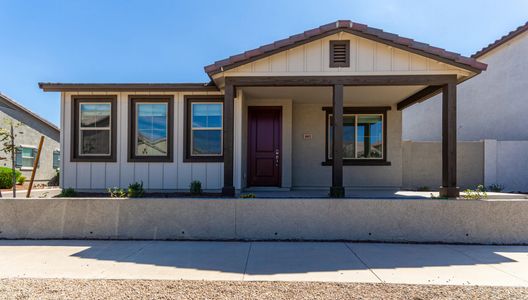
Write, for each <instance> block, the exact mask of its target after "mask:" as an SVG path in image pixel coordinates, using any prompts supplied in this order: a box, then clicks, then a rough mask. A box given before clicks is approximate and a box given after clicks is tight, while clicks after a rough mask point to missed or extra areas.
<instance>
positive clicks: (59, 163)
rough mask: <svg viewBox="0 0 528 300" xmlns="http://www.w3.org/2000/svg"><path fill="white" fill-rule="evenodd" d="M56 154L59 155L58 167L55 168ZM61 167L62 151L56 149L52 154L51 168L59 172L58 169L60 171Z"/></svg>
mask: <svg viewBox="0 0 528 300" xmlns="http://www.w3.org/2000/svg"><path fill="white" fill-rule="evenodd" d="M55 154H58V157H59V158H58V166H57V167H55ZM60 167H61V154H60V150H59V149H55V150H53V153H52V156H51V168H52V169H53V170H57V169H60Z"/></svg>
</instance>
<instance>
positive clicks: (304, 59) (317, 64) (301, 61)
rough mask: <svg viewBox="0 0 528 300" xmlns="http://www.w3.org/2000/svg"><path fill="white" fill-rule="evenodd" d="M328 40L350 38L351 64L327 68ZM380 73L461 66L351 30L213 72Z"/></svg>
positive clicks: (446, 70)
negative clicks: (358, 34) (359, 35)
mask: <svg viewBox="0 0 528 300" xmlns="http://www.w3.org/2000/svg"><path fill="white" fill-rule="evenodd" d="M331 40H349V41H350V67H339V68H330V61H329V58H330V53H329V51H330V48H329V44H330V41H331ZM322 73H324V75H348V74H350V75H382V74H391V75H397V74H409V73H412V74H414V75H419V74H458V75H459V76H467V75H469V73H470V72H469V71H467V70H464V69H460V68H457V67H454V66H451V65H448V64H445V63H442V62H439V61H436V60H433V59H429V58H427V57H424V56H420V55H417V54H414V53H411V52H408V51H404V50H401V49H398V48H394V47H391V46H388V45H385V44H382V43H378V42H374V41H371V40H369V39H365V38H362V37H358V36H355V35H353V34H350V33H346V32H341V33H336V34H333V35H330V36H327V37H324V38H321V39H318V40H315V41H313V42H309V43H306V44H304V45H301V46H298V47H295V48H292V49H289V50H287V51H282V52H279V53H276V54H273V55H271V56H268V57H265V58H261V59H259V60H256V61H254V62H250V63H247V64H244V65H241V66H239V67H236V68H233V69H231V70H227V71H225V72H223V73H219V74H216V75H215V76H213V77H214V78H219V77H222V76H226V77H227V76H265V75H271V74H273V75H280V74H284V75H291V76H294V75H321V74H322Z"/></svg>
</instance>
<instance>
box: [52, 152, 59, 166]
mask: <svg viewBox="0 0 528 300" xmlns="http://www.w3.org/2000/svg"><path fill="white" fill-rule="evenodd" d="M58 168H60V151H59V150H55V151H53V169H58Z"/></svg>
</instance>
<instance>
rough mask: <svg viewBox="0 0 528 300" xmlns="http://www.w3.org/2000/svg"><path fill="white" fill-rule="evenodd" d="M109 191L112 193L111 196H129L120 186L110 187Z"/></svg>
mask: <svg viewBox="0 0 528 300" xmlns="http://www.w3.org/2000/svg"><path fill="white" fill-rule="evenodd" d="M108 193H109V194H110V197H111V198H126V196H127V192H125V190H124V189H122V188H119V187H113V188H109V189H108Z"/></svg>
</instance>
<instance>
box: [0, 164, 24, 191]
mask: <svg viewBox="0 0 528 300" xmlns="http://www.w3.org/2000/svg"><path fill="white" fill-rule="evenodd" d="M21 175H22V173H20V171H18V170H15V177H16V181H18V178H19V177H20V176H21ZM12 187H13V170H12V169H11V168H7V167H0V189H10V188H12Z"/></svg>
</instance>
